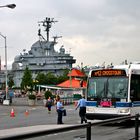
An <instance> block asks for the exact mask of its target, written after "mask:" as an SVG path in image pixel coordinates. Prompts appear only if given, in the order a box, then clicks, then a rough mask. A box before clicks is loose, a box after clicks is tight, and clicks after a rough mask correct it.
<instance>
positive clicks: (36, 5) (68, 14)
mask: <svg viewBox="0 0 140 140" xmlns="http://www.w3.org/2000/svg"><path fill="white" fill-rule="evenodd" d="M9 3H15V4H16V8H15V9H9V8H0V32H1V33H2V34H3V35H6V36H7V51H8V64H9V62H13V61H14V57H15V56H16V55H19V54H20V53H22V52H23V49H26V50H27V51H29V50H30V48H31V46H32V44H33V43H35V42H36V41H37V40H38V35H37V33H38V29H39V27H38V21H42V20H44V19H45V18H46V17H50V18H54V19H55V20H57V21H58V22H57V23H55V24H53V25H52V28H51V32H50V36H51V37H52V36H55V35H58V36H63V37H62V38H61V39H58V42H59V43H58V44H57V46H56V49H58V48H59V47H60V46H61V45H64V47H65V49H66V51H67V52H69V51H70V52H71V55H72V56H74V58H75V59H76V60H77V61H76V64H75V65H74V66H77V65H80V64H81V62H83V65H84V66H87V65H89V66H93V65H96V64H97V63H99V64H100V65H101V64H102V63H103V62H106V65H108V64H110V63H111V62H112V63H113V64H120V63H121V62H122V61H124V60H125V59H127V60H128V62H132V61H139V60H140V47H139V45H140V39H139V37H140V1H139V0H0V5H5V4H9ZM0 50H1V51H0V55H1V59H2V61H4V60H5V59H4V51H5V50H4V39H3V38H2V37H1V38H0Z"/></svg>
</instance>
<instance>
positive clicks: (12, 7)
mask: <svg viewBox="0 0 140 140" xmlns="http://www.w3.org/2000/svg"><path fill="white" fill-rule="evenodd" d="M3 7H7V8H11V9H14V8H15V7H16V5H15V4H7V5H2V6H0V8H3Z"/></svg>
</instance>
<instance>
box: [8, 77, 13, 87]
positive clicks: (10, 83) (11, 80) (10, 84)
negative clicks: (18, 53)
mask: <svg viewBox="0 0 140 140" xmlns="http://www.w3.org/2000/svg"><path fill="white" fill-rule="evenodd" d="M8 86H9V88H12V87H13V86H14V80H13V78H11V77H10V78H9V82H8Z"/></svg>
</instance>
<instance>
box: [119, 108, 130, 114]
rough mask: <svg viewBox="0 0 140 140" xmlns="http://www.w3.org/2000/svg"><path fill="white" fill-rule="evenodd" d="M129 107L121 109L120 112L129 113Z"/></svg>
mask: <svg viewBox="0 0 140 140" xmlns="http://www.w3.org/2000/svg"><path fill="white" fill-rule="evenodd" d="M129 111H130V110H129V108H125V109H121V110H120V113H129Z"/></svg>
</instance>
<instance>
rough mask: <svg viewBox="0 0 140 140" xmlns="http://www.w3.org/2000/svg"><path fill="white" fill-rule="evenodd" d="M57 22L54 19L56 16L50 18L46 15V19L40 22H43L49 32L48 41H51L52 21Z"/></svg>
mask: <svg viewBox="0 0 140 140" xmlns="http://www.w3.org/2000/svg"><path fill="white" fill-rule="evenodd" d="M55 22H58V21H54V18H48V17H46V19H45V20H44V21H40V22H39V23H42V26H44V27H45V31H46V32H47V42H48V41H49V31H50V28H51V26H52V23H55Z"/></svg>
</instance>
